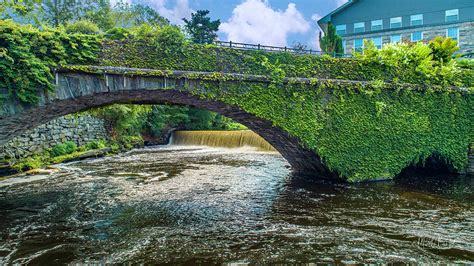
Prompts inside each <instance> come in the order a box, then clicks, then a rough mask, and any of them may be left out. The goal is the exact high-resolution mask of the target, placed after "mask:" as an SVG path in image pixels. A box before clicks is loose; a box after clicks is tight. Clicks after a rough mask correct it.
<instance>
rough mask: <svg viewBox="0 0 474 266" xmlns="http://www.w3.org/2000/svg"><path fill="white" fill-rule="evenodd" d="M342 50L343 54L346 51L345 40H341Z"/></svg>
mask: <svg viewBox="0 0 474 266" xmlns="http://www.w3.org/2000/svg"><path fill="white" fill-rule="evenodd" d="M342 51H343V52H342V53H343V54H345V53H346V40H342Z"/></svg>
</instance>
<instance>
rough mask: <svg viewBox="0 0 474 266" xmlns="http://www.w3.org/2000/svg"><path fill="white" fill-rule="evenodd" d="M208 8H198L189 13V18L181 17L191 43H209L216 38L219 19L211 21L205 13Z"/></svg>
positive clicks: (219, 23) (207, 11)
mask: <svg viewBox="0 0 474 266" xmlns="http://www.w3.org/2000/svg"><path fill="white" fill-rule="evenodd" d="M208 14H209V10H198V11H197V12H196V13H192V14H191V20H188V19H185V18H183V21H184V23H185V25H184V28H185V29H186V31H187V33H188V34H189V35H190V36H191V40H192V42H193V43H199V44H206V43H207V44H210V43H212V42H213V41H214V40H215V39H216V38H217V33H216V32H217V31H218V30H219V26H220V25H221V22H220V20H214V21H211V18H209V17H208V16H207V15H208Z"/></svg>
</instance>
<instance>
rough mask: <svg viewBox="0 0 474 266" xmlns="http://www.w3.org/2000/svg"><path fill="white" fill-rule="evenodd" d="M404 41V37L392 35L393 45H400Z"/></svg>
mask: <svg viewBox="0 0 474 266" xmlns="http://www.w3.org/2000/svg"><path fill="white" fill-rule="evenodd" d="M401 41H402V35H392V36H390V42H391V43H399V42H401Z"/></svg>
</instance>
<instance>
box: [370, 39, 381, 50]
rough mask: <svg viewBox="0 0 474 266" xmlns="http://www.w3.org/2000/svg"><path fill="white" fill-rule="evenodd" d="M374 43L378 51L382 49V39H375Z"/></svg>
mask: <svg viewBox="0 0 474 266" xmlns="http://www.w3.org/2000/svg"><path fill="white" fill-rule="evenodd" d="M372 41H373V42H374V45H375V47H377V49H382V37H374V38H372Z"/></svg>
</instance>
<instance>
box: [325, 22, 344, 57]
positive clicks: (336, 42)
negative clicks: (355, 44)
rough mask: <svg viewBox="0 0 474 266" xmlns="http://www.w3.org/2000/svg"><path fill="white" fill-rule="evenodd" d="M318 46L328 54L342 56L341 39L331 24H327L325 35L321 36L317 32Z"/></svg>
mask: <svg viewBox="0 0 474 266" xmlns="http://www.w3.org/2000/svg"><path fill="white" fill-rule="evenodd" d="M319 45H320V47H321V49H322V50H323V51H324V52H326V53H329V54H343V53H344V49H343V47H342V38H341V37H340V36H339V35H337V34H336V27H334V25H332V23H329V24H328V30H327V33H326V34H325V35H324V36H321V32H319Z"/></svg>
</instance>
